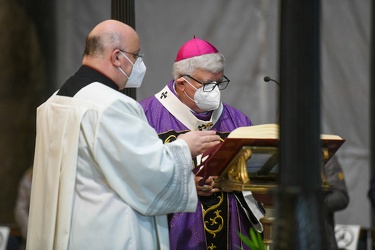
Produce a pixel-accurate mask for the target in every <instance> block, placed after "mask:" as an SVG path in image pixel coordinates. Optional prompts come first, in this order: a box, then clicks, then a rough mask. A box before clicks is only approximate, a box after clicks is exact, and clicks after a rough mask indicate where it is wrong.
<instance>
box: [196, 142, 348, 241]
mask: <svg viewBox="0 0 375 250" xmlns="http://www.w3.org/2000/svg"><path fill="white" fill-rule="evenodd" d="M344 141H345V140H343V139H342V138H341V137H339V136H332V135H322V137H321V145H322V167H321V178H322V188H324V189H329V185H328V183H327V178H326V175H325V171H324V165H325V163H326V162H327V161H328V160H329V159H330V158H331V157H332V156H333V155H334V154H335V152H336V151H337V150H338V148H339V147H341V145H342V144H343V143H344ZM278 145H279V139H278V138H229V137H228V138H227V139H225V140H224V142H223V143H221V144H219V145H218V146H217V147H215V148H213V149H211V150H209V151H208V152H207V153H205V154H204V155H203V158H202V159H205V158H206V160H205V161H204V166H203V167H201V168H200V169H199V170H198V171H197V172H196V175H198V176H202V177H204V178H208V176H218V178H217V179H215V186H217V187H220V188H225V189H231V190H235V191H245V190H249V191H251V192H252V194H253V196H254V197H255V198H256V199H257V200H258V201H259V202H261V203H263V205H264V207H265V208H266V210H267V211H270V210H272V207H273V205H274V204H273V193H274V191H276V189H277V187H278V173H279V166H278V163H279V149H278ZM273 220H274V218H273V216H272V214H270V215H267V214H266V217H264V218H262V220H261V221H262V222H263V228H264V243H265V244H266V246H270V245H271V244H272V237H271V232H272V229H271V225H272V221H273Z"/></svg>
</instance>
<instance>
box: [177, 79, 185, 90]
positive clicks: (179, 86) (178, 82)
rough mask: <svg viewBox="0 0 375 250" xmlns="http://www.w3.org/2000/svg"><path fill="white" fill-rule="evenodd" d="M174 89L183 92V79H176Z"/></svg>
mask: <svg viewBox="0 0 375 250" xmlns="http://www.w3.org/2000/svg"><path fill="white" fill-rule="evenodd" d="M175 82H176V89H179V90H181V91H184V90H185V79H184V78H183V77H180V78H178V79H176V81H175Z"/></svg>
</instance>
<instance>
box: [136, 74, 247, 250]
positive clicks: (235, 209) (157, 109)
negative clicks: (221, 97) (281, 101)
mask: <svg viewBox="0 0 375 250" xmlns="http://www.w3.org/2000/svg"><path fill="white" fill-rule="evenodd" d="M173 84H174V81H171V82H169V84H168V88H169V90H170V91H169V92H168V93H167V94H174V95H176V93H175V91H174V88H173ZM162 95H164V96H162ZM162 95H161V96H160V97H158V98H165V97H167V96H166V95H165V93H162ZM140 104H141V105H142V107H143V109H144V111H145V114H146V117H147V119H148V122H149V123H150V125H151V126H152V127H154V129H155V130H156V131H157V133H158V134H159V137H160V138H161V139H162V140H163V142H164V143H168V142H171V141H174V140H175V139H176V138H177V136H178V135H179V134H182V133H186V132H188V131H190V130H189V129H188V128H187V127H186V126H185V125H184V124H182V123H181V122H180V121H179V120H178V119H177V118H176V117H174V116H173V115H172V114H171V113H170V112H169V111H168V110H167V109H166V108H165V107H164V106H163V105H162V104H161V103H160V101H159V100H158V99H157V97H156V96H151V97H149V98H147V99H145V100H143V101H141V102H140ZM192 113H193V114H194V115H195V116H196V117H197V118H198V119H200V120H204V121H208V120H209V119H210V118H211V115H212V112H207V113H204V114H197V113H194V112H192ZM251 125H252V123H251V121H250V119H249V118H248V117H247V116H246V115H245V114H243V113H242V112H240V111H239V110H237V109H235V108H233V107H231V106H229V105H226V104H224V103H223V111H222V114H221V116H220V118H219V119H218V120H217V122H216V123H215V124H214V125H213V127H212V128H211V130H215V131H216V132H217V133H218V135H220V137H221V138H222V139H225V138H226V137H227V136H228V134H229V133H230V132H231V131H232V130H234V129H235V128H237V127H243V126H251ZM236 194H237V195H242V192H236ZM220 198H222V199H223V200H224V201H223V202H222V204H225V207H220V206H219V207H217V208H215V211H221V212H222V213H221V214H220V216H219V218H218V217H215V218H212V216H211V215H210V214H208V211H209V210H210V209H208V207H207V204H215V199H216V200H218V199H220ZM202 203H203V204H204V205H202ZM216 203H217V202H216ZM202 207H204V209H206V215H205V216H204V214H203V211H202V209H203V208H202ZM212 207H216V205H214V206H212ZM212 221H215V223H216V222H217V223H218V224H217V228H212V226H210V225H209V224H211V222H212ZM215 223H214V224H215ZM205 225H206V229H205ZM221 226H223V228H221ZM169 228H170V235H169V236H170V249H171V250H174V249H176V250H177V249H178V250H181V249H184V250H188V249H195V250H200V249H202V250H206V249H208V247H216V248H214V249H215V250H219V249H231V250H232V249H233V250H235V249H249V248H248V247H247V246H246V245H244V244H243V243H242V242H241V240H240V238H239V236H238V234H239V232H241V233H242V234H245V235H248V233H249V230H250V228H251V224H250V222H249V221H248V219H247V217H246V215H245V213H244V212H243V211H242V210H241V208H239V206H237V201H236V198H235V197H234V195H233V193H224V192H221V193H217V194H216V195H212V196H209V197H199V201H198V206H197V210H196V212H195V213H175V214H173V215H172V216H170V218H169ZM223 232H224V233H225V234H226V235H224V236H223ZM206 238H207V241H206ZM218 238H220V239H218ZM223 241H224V242H226V244H221V243H222V242H223ZM212 242H213V243H212ZM215 244H219V245H215Z"/></svg>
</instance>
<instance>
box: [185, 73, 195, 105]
mask: <svg viewBox="0 0 375 250" xmlns="http://www.w3.org/2000/svg"><path fill="white" fill-rule="evenodd" d="M182 79H184V80H185V82H187V83H189V84H190V86H192V87H193V88H194V89H195V90H198V89H197V88H196V87H194V86H193V84H191V83H190V82H189V81H188V80H186V79H185V77H182ZM184 94H185V95H186V96H187V98H189V99H190V100H191V101H192V102H194V103H195V104H198V103H199V102H197V101H196V100H194V99H192V98H191V97H190V96H188V94H187V93H186V91H185V90H184Z"/></svg>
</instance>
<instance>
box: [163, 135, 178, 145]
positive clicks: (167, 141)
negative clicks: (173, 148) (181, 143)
mask: <svg viewBox="0 0 375 250" xmlns="http://www.w3.org/2000/svg"><path fill="white" fill-rule="evenodd" d="M176 139H177V136H175V135H170V136H168V138H167V139H165V141H164V144H167V143H170V142H171V141H175V140H176Z"/></svg>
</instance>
